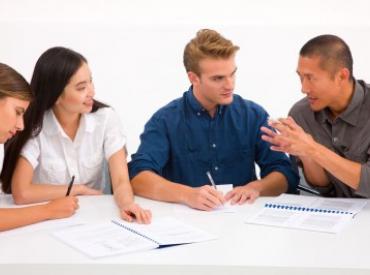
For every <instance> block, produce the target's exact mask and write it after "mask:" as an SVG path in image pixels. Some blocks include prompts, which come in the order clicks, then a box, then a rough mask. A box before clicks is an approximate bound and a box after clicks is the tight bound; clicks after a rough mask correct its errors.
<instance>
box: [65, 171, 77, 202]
mask: <svg viewBox="0 0 370 275" xmlns="http://www.w3.org/2000/svg"><path fill="white" fill-rule="evenodd" d="M74 181H75V176H72V179H71V181H70V182H69V184H68V189H67V193H66V197H68V196H69V194H70V193H71V190H72V185H73V182H74Z"/></svg>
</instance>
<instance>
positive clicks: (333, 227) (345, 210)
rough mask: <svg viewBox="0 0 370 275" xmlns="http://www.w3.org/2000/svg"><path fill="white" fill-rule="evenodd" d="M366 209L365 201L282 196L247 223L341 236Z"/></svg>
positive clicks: (267, 204)
mask: <svg viewBox="0 0 370 275" xmlns="http://www.w3.org/2000/svg"><path fill="white" fill-rule="evenodd" d="M365 205H366V200H364V199H345V198H321V197H313V196H301V195H290V194H282V195H280V196H279V197H277V198H276V199H275V200H273V201H271V202H267V203H265V204H264V207H263V208H262V209H261V210H260V211H259V212H257V213H256V214H254V215H252V216H251V217H249V218H247V220H246V222H247V223H253V224H261V225H270V226H281V227H288V228H295V229H304V230H312V231H320V232H327V233H338V232H340V231H341V230H342V229H343V228H344V227H345V226H347V225H348V224H350V223H351V221H352V219H353V218H354V217H355V215H356V214H357V213H359V212H360V211H361V210H362V209H363V208H364V206H365Z"/></svg>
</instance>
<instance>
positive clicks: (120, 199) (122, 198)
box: [113, 181, 134, 209]
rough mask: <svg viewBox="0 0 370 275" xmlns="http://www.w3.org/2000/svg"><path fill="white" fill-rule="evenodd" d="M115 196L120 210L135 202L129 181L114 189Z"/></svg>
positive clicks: (122, 182)
mask: <svg viewBox="0 0 370 275" xmlns="http://www.w3.org/2000/svg"><path fill="white" fill-rule="evenodd" d="M113 196H114V199H115V201H116V203H117V205H118V207H119V209H123V208H124V207H125V206H127V205H129V204H131V203H133V202H134V195H133V192H132V187H131V185H130V183H129V182H128V181H121V182H120V183H119V184H118V185H117V187H113Z"/></svg>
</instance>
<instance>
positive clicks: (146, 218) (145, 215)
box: [143, 210, 152, 224]
mask: <svg viewBox="0 0 370 275" xmlns="http://www.w3.org/2000/svg"><path fill="white" fill-rule="evenodd" d="M151 219H152V213H151V212H150V211H149V210H143V220H144V223H145V224H148V223H150V221H151Z"/></svg>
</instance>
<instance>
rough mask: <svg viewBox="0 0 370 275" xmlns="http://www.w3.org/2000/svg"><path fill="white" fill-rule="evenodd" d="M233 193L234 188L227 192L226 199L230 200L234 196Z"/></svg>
mask: <svg viewBox="0 0 370 275" xmlns="http://www.w3.org/2000/svg"><path fill="white" fill-rule="evenodd" d="M233 195H234V192H233V190H231V191H229V192H227V193H226V195H225V201H229V200H230V199H231V198H232V196H233Z"/></svg>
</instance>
